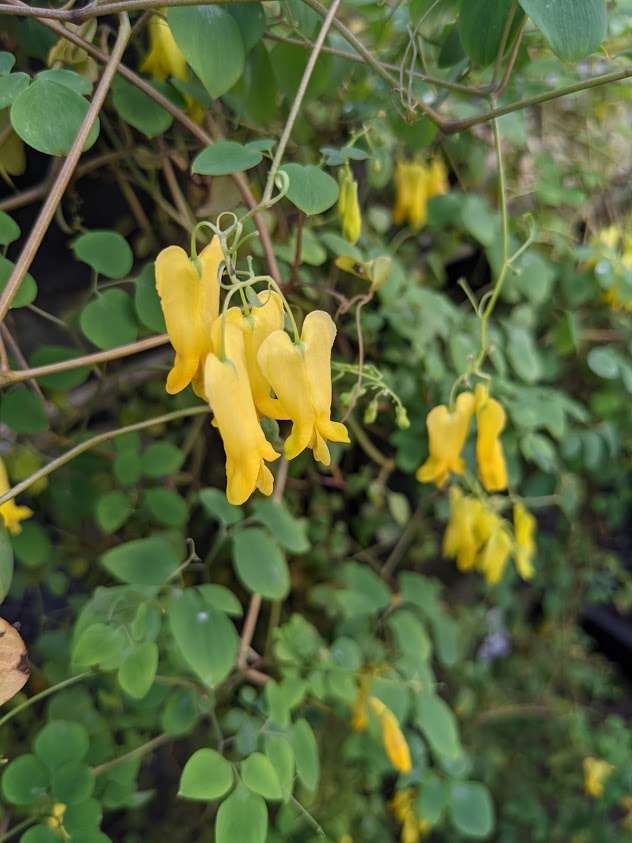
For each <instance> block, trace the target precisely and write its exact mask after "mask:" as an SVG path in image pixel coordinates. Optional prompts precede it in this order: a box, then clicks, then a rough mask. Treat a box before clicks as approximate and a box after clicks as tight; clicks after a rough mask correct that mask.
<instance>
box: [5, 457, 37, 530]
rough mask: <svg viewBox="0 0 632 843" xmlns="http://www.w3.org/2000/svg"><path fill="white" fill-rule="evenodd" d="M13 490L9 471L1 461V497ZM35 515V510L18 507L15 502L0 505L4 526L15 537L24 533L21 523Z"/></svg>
mask: <svg viewBox="0 0 632 843" xmlns="http://www.w3.org/2000/svg"><path fill="white" fill-rule="evenodd" d="M10 488H11V484H10V483H9V477H8V476H7V470H6V468H5V467H4V463H3V462H2V460H1V459H0V495H4V494H5V493H6V492H8V491H9V489H10ZM31 515H33V510H32V509H29V507H28V506H18V505H17V504H16V502H15V500H10V501H6V502H5V503H3V504H0V516H1V517H2V521H4V526H5V527H6V528H7V530H8V531H9V532H10V533H11V535H13V536H17V535H19V533H21V532H22V525H21V523H20V522H21V521H25V520H26V519H27V518H30V517H31Z"/></svg>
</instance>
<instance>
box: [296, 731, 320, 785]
mask: <svg viewBox="0 0 632 843" xmlns="http://www.w3.org/2000/svg"><path fill="white" fill-rule="evenodd" d="M289 738H290V743H291V744H292V749H293V750H294V757H295V760H296V772H297V775H298V777H299V779H300V780H301V781H302V782H303V784H304V785H305V787H306V788H307V789H308V790H310V791H312V792H314V791H315V790H316V788H317V786H318V779H319V778H320V759H319V757H318V744H317V743H316V737H315V735H314V732H313V730H312V727H311V726H310V725H309V723H308V722H307V720H297V721H296V723H293V724H292V726H291V728H290V735H289Z"/></svg>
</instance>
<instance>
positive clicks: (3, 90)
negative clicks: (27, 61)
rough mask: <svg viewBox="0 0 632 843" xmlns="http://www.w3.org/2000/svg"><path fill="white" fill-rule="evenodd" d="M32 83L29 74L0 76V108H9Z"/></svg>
mask: <svg viewBox="0 0 632 843" xmlns="http://www.w3.org/2000/svg"><path fill="white" fill-rule="evenodd" d="M30 81H31V78H30V76H29V75H28V73H10V74H9V75H8V76H0V108H8V107H9V106H10V105H11V103H12V102H13V100H14V99H15V98H16V97H17V95H18V94H19V93H21V92H22V91H24V90H26V88H28V86H29V83H30Z"/></svg>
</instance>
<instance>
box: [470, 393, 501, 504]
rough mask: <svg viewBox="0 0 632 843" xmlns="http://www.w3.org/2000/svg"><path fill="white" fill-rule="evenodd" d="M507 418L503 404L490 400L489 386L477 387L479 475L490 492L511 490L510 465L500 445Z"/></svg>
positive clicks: (477, 458) (477, 456)
mask: <svg viewBox="0 0 632 843" xmlns="http://www.w3.org/2000/svg"><path fill="white" fill-rule="evenodd" d="M506 420H507V416H506V414H505V411H504V409H503V408H502V406H501V404H499V403H498V401H496V400H495V399H494V398H490V397H489V392H488V390H487V387H486V386H484V385H483V384H480V383H479V384H478V385H477V387H476V424H477V427H478V435H477V439H476V460H477V463H478V473H479V475H480V478H481V482H482V483H483V486H484V487H485V489H486V490H487V491H488V492H502V491H503V490H504V489H506V488H507V466H506V464H505V455H504V453H503V447H502V444H501V442H500V434H501V433H502V431H503V429H504V427H505V423H506Z"/></svg>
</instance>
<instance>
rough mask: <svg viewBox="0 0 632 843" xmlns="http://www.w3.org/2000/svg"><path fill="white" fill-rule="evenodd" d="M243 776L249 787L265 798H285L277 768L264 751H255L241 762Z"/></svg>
mask: <svg viewBox="0 0 632 843" xmlns="http://www.w3.org/2000/svg"><path fill="white" fill-rule="evenodd" d="M241 778H242V781H243V783H244V784H245V785H246V787H247V788H249V789H250V790H252V792H253V793H258V794H259V796H263V798H264V799H272V800H275V799H282V798H283V792H282V790H281V783H280V782H279V777H278V776H277V773H276V770H275V769H274V766H273V765H272V762H271V761H270V759H269V758H268V757H267V756H265V755H264V754H263V753H262V752H253V753H252V755H249V756H248V758H245V759H244V760H243V761H242V762H241Z"/></svg>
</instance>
